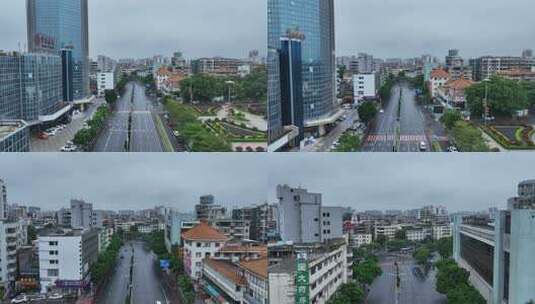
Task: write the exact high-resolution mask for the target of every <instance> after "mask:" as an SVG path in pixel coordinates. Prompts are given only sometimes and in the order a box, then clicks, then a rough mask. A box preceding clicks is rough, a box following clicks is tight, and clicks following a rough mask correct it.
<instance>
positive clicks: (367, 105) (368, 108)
mask: <svg viewBox="0 0 535 304" xmlns="http://www.w3.org/2000/svg"><path fill="white" fill-rule="evenodd" d="M358 112H359V117H360V120H361V121H362V122H363V123H364V124H368V123H369V122H370V121H372V120H373V119H374V118H375V116H376V115H377V106H376V105H375V102H373V101H366V102H364V103H362V104H361V105H360V107H359V109H358Z"/></svg>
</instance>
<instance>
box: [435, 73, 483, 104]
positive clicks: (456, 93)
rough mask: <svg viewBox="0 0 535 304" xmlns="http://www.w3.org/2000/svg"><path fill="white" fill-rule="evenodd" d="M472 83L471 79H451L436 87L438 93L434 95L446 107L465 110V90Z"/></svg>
mask: <svg viewBox="0 0 535 304" xmlns="http://www.w3.org/2000/svg"><path fill="white" fill-rule="evenodd" d="M473 85H474V82H473V81H471V80H466V79H457V80H451V81H448V82H447V83H446V84H444V85H442V86H441V87H440V86H439V87H438V94H437V96H435V97H436V98H438V99H439V100H440V101H442V102H443V103H444V104H445V106H446V107H448V108H451V109H458V110H465V109H466V108H467V107H466V94H465V91H466V89H467V88H469V87H471V86H473Z"/></svg>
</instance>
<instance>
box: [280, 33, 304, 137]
mask: <svg viewBox="0 0 535 304" xmlns="http://www.w3.org/2000/svg"><path fill="white" fill-rule="evenodd" d="M302 43H303V36H302V34H300V33H289V35H288V37H284V38H281V49H280V57H279V64H280V82H281V83H280V89H281V95H280V96H281V118H282V124H283V125H285V126H288V125H293V126H296V127H298V128H299V136H298V137H297V141H298V142H299V141H301V140H302V139H303V133H304V113H303V112H304V111H303V110H304V109H303V78H302V64H303V63H302V59H301V58H302V56H301V53H302V51H301V45H302Z"/></svg>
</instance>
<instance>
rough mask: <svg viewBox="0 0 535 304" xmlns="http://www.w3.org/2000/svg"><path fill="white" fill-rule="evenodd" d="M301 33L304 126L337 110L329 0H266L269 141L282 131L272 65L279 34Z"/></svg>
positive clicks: (332, 6)
mask: <svg viewBox="0 0 535 304" xmlns="http://www.w3.org/2000/svg"><path fill="white" fill-rule="evenodd" d="M289 31H298V32H301V33H303V34H304V37H305V38H304V40H303V42H302V82H303V105H304V108H303V112H304V120H305V126H315V125H319V123H318V122H319V121H322V120H325V119H328V118H329V117H331V116H333V115H334V114H335V112H336V111H337V107H336V79H335V77H336V76H335V74H336V67H335V35H334V1H333V0H268V65H269V66H268V124H269V126H270V128H269V129H270V130H269V133H270V139H271V140H272V139H273V138H274V137H276V136H277V134H278V133H280V132H281V130H282V120H281V118H280V116H281V115H282V113H281V111H282V109H281V99H280V95H279V94H278V93H277V92H276V90H280V87H279V85H278V84H277V82H279V81H280V79H279V76H278V75H276V73H278V72H280V71H278V68H277V67H276V66H274V64H276V61H277V58H276V57H277V56H278V51H279V50H280V49H281V37H285V36H287V33H288V32H289Z"/></svg>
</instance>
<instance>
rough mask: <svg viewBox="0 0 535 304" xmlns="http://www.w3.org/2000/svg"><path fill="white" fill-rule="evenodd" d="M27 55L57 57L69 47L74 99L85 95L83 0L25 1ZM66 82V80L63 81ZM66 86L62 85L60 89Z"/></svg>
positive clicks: (86, 53) (85, 8)
mask: <svg viewBox="0 0 535 304" xmlns="http://www.w3.org/2000/svg"><path fill="white" fill-rule="evenodd" d="M26 7H27V22H28V46H29V51H30V52H36V53H40V52H47V53H54V54H57V55H61V50H62V49H65V48H72V70H73V74H72V91H73V98H74V99H83V98H85V97H87V96H88V95H89V34H88V6H87V0H27V1H26ZM66 79H69V78H66ZM65 86H67V87H70V84H66V85H65V84H64V87H65Z"/></svg>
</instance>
